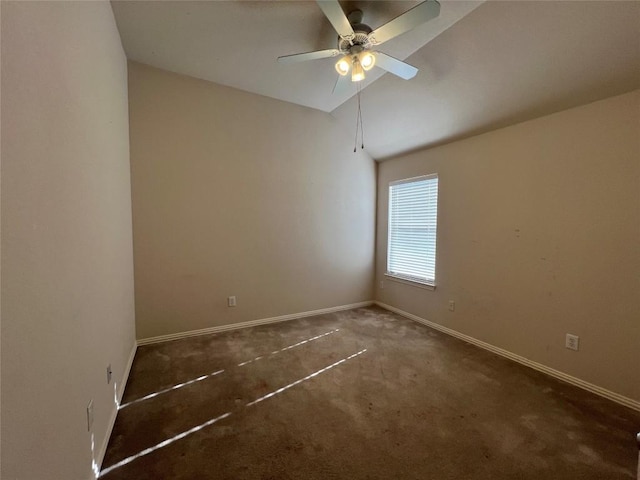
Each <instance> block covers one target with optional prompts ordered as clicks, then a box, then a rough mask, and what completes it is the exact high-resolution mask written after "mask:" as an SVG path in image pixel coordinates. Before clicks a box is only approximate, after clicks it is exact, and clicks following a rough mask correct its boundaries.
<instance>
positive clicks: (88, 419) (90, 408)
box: [87, 398, 93, 432]
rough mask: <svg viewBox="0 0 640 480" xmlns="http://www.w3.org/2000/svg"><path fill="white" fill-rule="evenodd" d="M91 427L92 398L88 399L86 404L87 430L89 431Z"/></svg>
mask: <svg viewBox="0 0 640 480" xmlns="http://www.w3.org/2000/svg"><path fill="white" fill-rule="evenodd" d="M92 427H93V398H92V399H91V400H90V401H89V405H87V430H88V431H89V432H90V431H91V428H92Z"/></svg>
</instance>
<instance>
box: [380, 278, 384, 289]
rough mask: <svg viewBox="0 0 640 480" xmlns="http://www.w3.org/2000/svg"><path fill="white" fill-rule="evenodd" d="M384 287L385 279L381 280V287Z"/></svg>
mask: <svg viewBox="0 0 640 480" xmlns="http://www.w3.org/2000/svg"><path fill="white" fill-rule="evenodd" d="M383 288H384V280H380V289H383Z"/></svg>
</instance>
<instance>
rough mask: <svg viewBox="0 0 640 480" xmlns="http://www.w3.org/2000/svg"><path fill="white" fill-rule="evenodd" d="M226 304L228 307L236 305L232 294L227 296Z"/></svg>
mask: <svg viewBox="0 0 640 480" xmlns="http://www.w3.org/2000/svg"><path fill="white" fill-rule="evenodd" d="M227 305H228V306H230V307H235V306H236V297H235V295H232V296H231V297H229V298H227Z"/></svg>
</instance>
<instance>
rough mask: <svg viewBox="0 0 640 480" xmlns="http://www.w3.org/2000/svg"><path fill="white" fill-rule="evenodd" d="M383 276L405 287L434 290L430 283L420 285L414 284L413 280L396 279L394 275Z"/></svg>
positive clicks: (386, 274)
mask: <svg viewBox="0 0 640 480" xmlns="http://www.w3.org/2000/svg"><path fill="white" fill-rule="evenodd" d="M384 276H385V277H386V278H387V279H389V280H392V281H394V282H398V283H404V284H406V285H411V286H412V287H417V288H422V289H424V290H435V289H436V286H435V285H433V284H430V283H420V282H416V281H413V280H407V279H406V278H402V277H396V276H395V275H390V274H388V273H385V274H384Z"/></svg>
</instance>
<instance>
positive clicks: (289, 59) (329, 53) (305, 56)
mask: <svg viewBox="0 0 640 480" xmlns="http://www.w3.org/2000/svg"><path fill="white" fill-rule="evenodd" d="M336 55H340V51H338V50H336V49H335V48H332V49H330V50H317V51H315V52H307V53H296V54H294V55H284V56H282V57H278V62H280V63H295V62H305V61H307V60H318V59H320V58H329V57H335V56H336Z"/></svg>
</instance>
